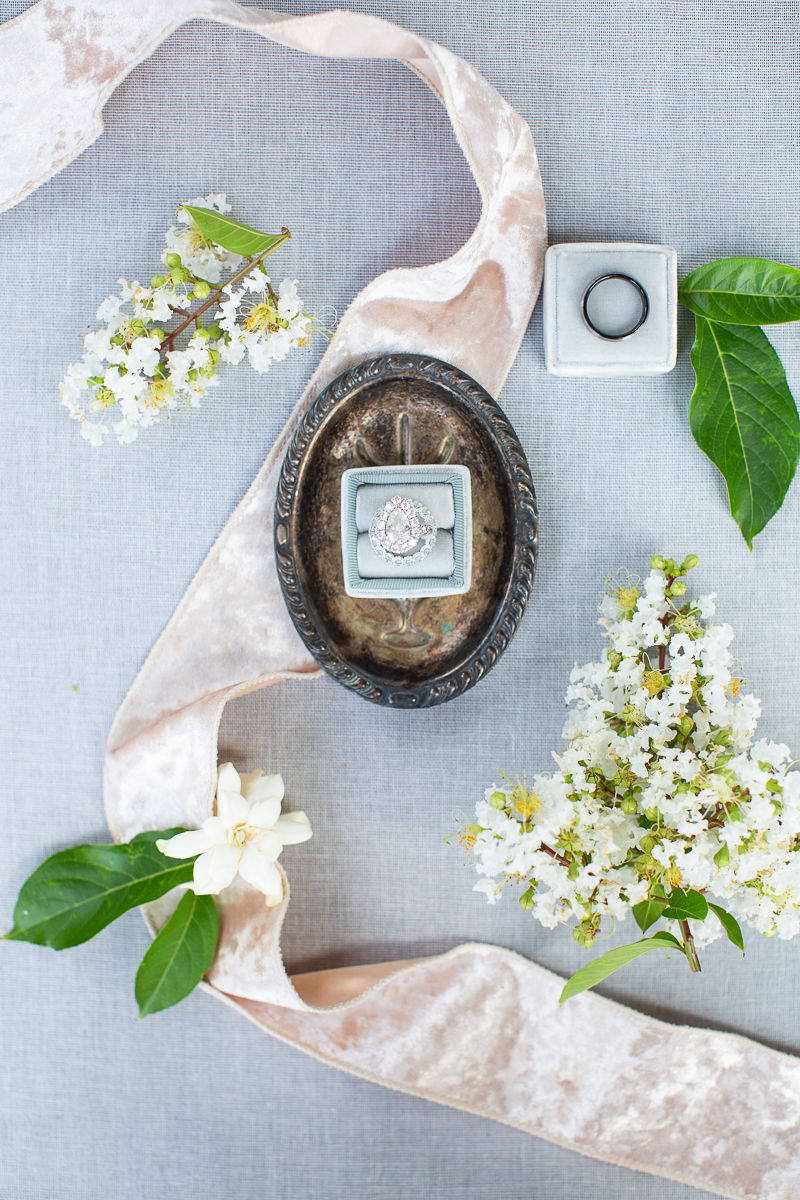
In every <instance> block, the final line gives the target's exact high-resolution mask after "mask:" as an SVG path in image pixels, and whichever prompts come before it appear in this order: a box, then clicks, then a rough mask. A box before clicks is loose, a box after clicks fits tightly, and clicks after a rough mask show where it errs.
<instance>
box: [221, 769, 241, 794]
mask: <svg viewBox="0 0 800 1200" xmlns="http://www.w3.org/2000/svg"><path fill="white" fill-rule="evenodd" d="M218 775H219V777H218V779H217V787H218V788H222V789H223V790H224V791H226V792H241V790H242V780H241V776H240V775H239V772H238V771H237V770H236V767H235V766H234V765H233V763H229V762H228V763H223V764H222V766H221V767H220V768H219V773H218Z"/></svg>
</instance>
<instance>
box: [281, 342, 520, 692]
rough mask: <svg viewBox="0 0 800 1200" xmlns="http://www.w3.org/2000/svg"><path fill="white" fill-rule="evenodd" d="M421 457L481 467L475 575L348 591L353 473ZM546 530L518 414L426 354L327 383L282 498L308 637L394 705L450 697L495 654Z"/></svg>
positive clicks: (298, 607) (293, 601)
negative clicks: (396, 594)
mask: <svg viewBox="0 0 800 1200" xmlns="http://www.w3.org/2000/svg"><path fill="white" fill-rule="evenodd" d="M410 462H414V463H446V462H452V463H457V464H459V465H462V466H465V467H468V468H469V470H470V472H471V475H472V512H473V524H472V527H473V543H472V586H471V588H470V590H469V591H468V592H466V593H465V594H463V595H460V596H432V597H429V598H425V599H418V600H366V599H363V598H354V597H351V596H348V595H347V594H346V593H345V590H344V578H343V571H342V550H341V527H340V490H341V477H342V474H343V472H344V471H346V470H347V469H348V468H350V467H364V466H381V465H384V464H396V463H410ZM537 531H538V518H537V510H536V496H535V494H534V490H533V483H532V480H531V475H530V470H529V468H528V463H527V460H526V458H525V454H524V452H523V449H522V447H521V446H520V443H519V440H518V438H517V436H516V434H515V433H514V430H513V429H512V428H511V425H510V424H509V422H508V420H507V419H506V417H505V414H504V413H503V412H502V410H501V409H500V408H499V407H498V405H497V404H496V403H495V402H494V400H493V399H492V398H491V396H490V395H489V393H488V392H486V391H485V390H484V389H483V388H482V387H481V386H480V385H479V384H477V383H476V382H475V380H474V379H470V377H469V376H468V375H465V374H464V373H463V372H462V371H459V370H457V369H456V368H455V367H451V366H449V365H448V364H447V363H444V362H440V361H439V360H438V359H435V358H426V357H424V356H423V355H419V354H406V355H404V354H393V355H388V356H386V357H385V358H378V359H374V360H372V361H370V362H364V363H361V364H359V366H357V367H355V368H354V369H353V370H352V371H348V372H347V373H346V374H344V375H340V376H339V378H338V379H335V380H334V381H333V383H331V384H330V385H329V386H328V387H327V388H326V389H325V391H324V392H322V393H321V394H320V395H319V396H318V397H317V399H316V400H315V401H314V403H313V404H312V406H311V408H310V409H309V410H308V412H307V414H306V416H305V417H304V418H303V420H302V421H301V423H300V425H299V426H298V429H297V432H296V433H295V436H294V438H293V440H292V444H291V446H290V447H289V450H288V453H287V455H286V459H285V460H284V464H283V470H282V472H281V478H280V482H279V485H278V497H277V501H276V506H275V555H276V559H277V564H278V574H279V576H280V581H281V587H282V588H283V594H284V598H285V600H286V604H287V606H288V608H289V612H290V614H291V616H292V620H293V621H294V623H295V626H296V627H297V631H298V633H299V634H300V637H301V638H302V639H303V641H304V642H305V644H306V646H307V647H308V649H309V650H310V652H311V653H312V654H313V656H314V658H316V660H317V662H319V664H320V666H322V667H324V668H325V670H326V671H327V672H328V673H329V674H331V675H332V676H333V677H334V679H336V680H338V682H339V683H341V684H343V685H344V686H345V687H347V688H350V689H351V690H352V691H354V692H357V693H358V694H359V695H360V696H363V697H364V699H365V700H370V701H372V702H373V703H374V704H385V705H389V706H390V707H394V708H425V707H428V706H430V705H433V704H443V703H444V702H445V701H446V700H452V698H453V697H454V696H458V695H460V694H461V693H462V692H465V691H466V690H467V689H468V688H470V687H472V686H473V684H475V683H477V682H478V680H479V679H481V678H482V677H483V676H484V675H485V674H486V672H487V671H488V670H490V669H491V668H492V667H493V666H494V664H495V663H496V662H497V660H498V658H499V657H500V655H501V654H502V653H503V651H504V650H505V649H506V647H507V646H508V643H509V642H510V641H511V639H512V637H513V636H514V634H515V632H516V630H517V626H518V625H519V622H520V619H521V618H522V614H523V612H524V611H525V606H526V604H527V602H528V597H529V595H530V590H531V586H532V584H533V577H534V572H535V569H536V553H537Z"/></svg>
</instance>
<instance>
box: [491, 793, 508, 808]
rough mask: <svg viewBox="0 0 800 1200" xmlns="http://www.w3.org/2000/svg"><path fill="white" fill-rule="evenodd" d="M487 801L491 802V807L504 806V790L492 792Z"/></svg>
mask: <svg viewBox="0 0 800 1200" xmlns="http://www.w3.org/2000/svg"><path fill="white" fill-rule="evenodd" d="M489 803H490V804H491V806H492V808H505V806H506V794H505V792H492V794H491V796H490V797H489Z"/></svg>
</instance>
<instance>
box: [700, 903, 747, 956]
mask: <svg viewBox="0 0 800 1200" xmlns="http://www.w3.org/2000/svg"><path fill="white" fill-rule="evenodd" d="M708 907H709V908H710V909H711V911H712V912H713V913H716V915H717V916H718V917H719V923H720V925H721V926H722V928H723V929H724V930H725V932H726V934H727V935H728V941H729V942H733V944H734V946H736V947H737V948H738V949H739V950H741V952H742V954H744V937H743V936H742V929H741V926H740V924H739V922H738V921H737V920H736V918H735V917H732V916H731V914H730V913H729V912H726V911H725V909H724V908H720V906H719V905H718V904H712V903H711V901H710V900H709V902H708Z"/></svg>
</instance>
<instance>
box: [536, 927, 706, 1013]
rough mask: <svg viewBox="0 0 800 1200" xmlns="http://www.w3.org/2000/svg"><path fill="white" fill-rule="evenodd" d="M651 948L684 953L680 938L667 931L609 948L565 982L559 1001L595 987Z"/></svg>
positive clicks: (561, 1002) (561, 1001)
mask: <svg viewBox="0 0 800 1200" xmlns="http://www.w3.org/2000/svg"><path fill="white" fill-rule="evenodd" d="M650 950H680V952H681V954H683V947H682V946H681V944H680V942H679V941H678V939H677V938H674V937H673V936H672V934H671V933H666V932H665V931H662V932H659V933H654V934H653V936H652V937H649V938H642V940H641V941H639V942H633V944H632V945H630V946H619V947H618V948H617V949H616V950H609V951H608V953H607V954H602V955H601V956H600V958H596V959H595V960H594V962H590V963H587V964H586V966H585V967H581V969H580V971H576V972H575V974H574V975H573V976H572V978H571V979H569V980H568V981H567V983H566V984H565V986H564V989H563V991H562V992H561V996H560V998H559V1001H558V1003H559V1004H563V1003H564V1002H565V1001H566V1000H569V998H570V996H577V995H578V993H579V992H585V991H586V990H587V989H588V988H592V987H594V986H595V984H597V983H600V982H601V980H603V979H605V978H606V977H607V976H608V975H611V974H613V972H614V971H618V970H619V969H620V967H624V966H625V964H626V963H629V962H632V961H633V959H634V958H638V957H639V955H640V954H647V953H648V952H649V951H650Z"/></svg>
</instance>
